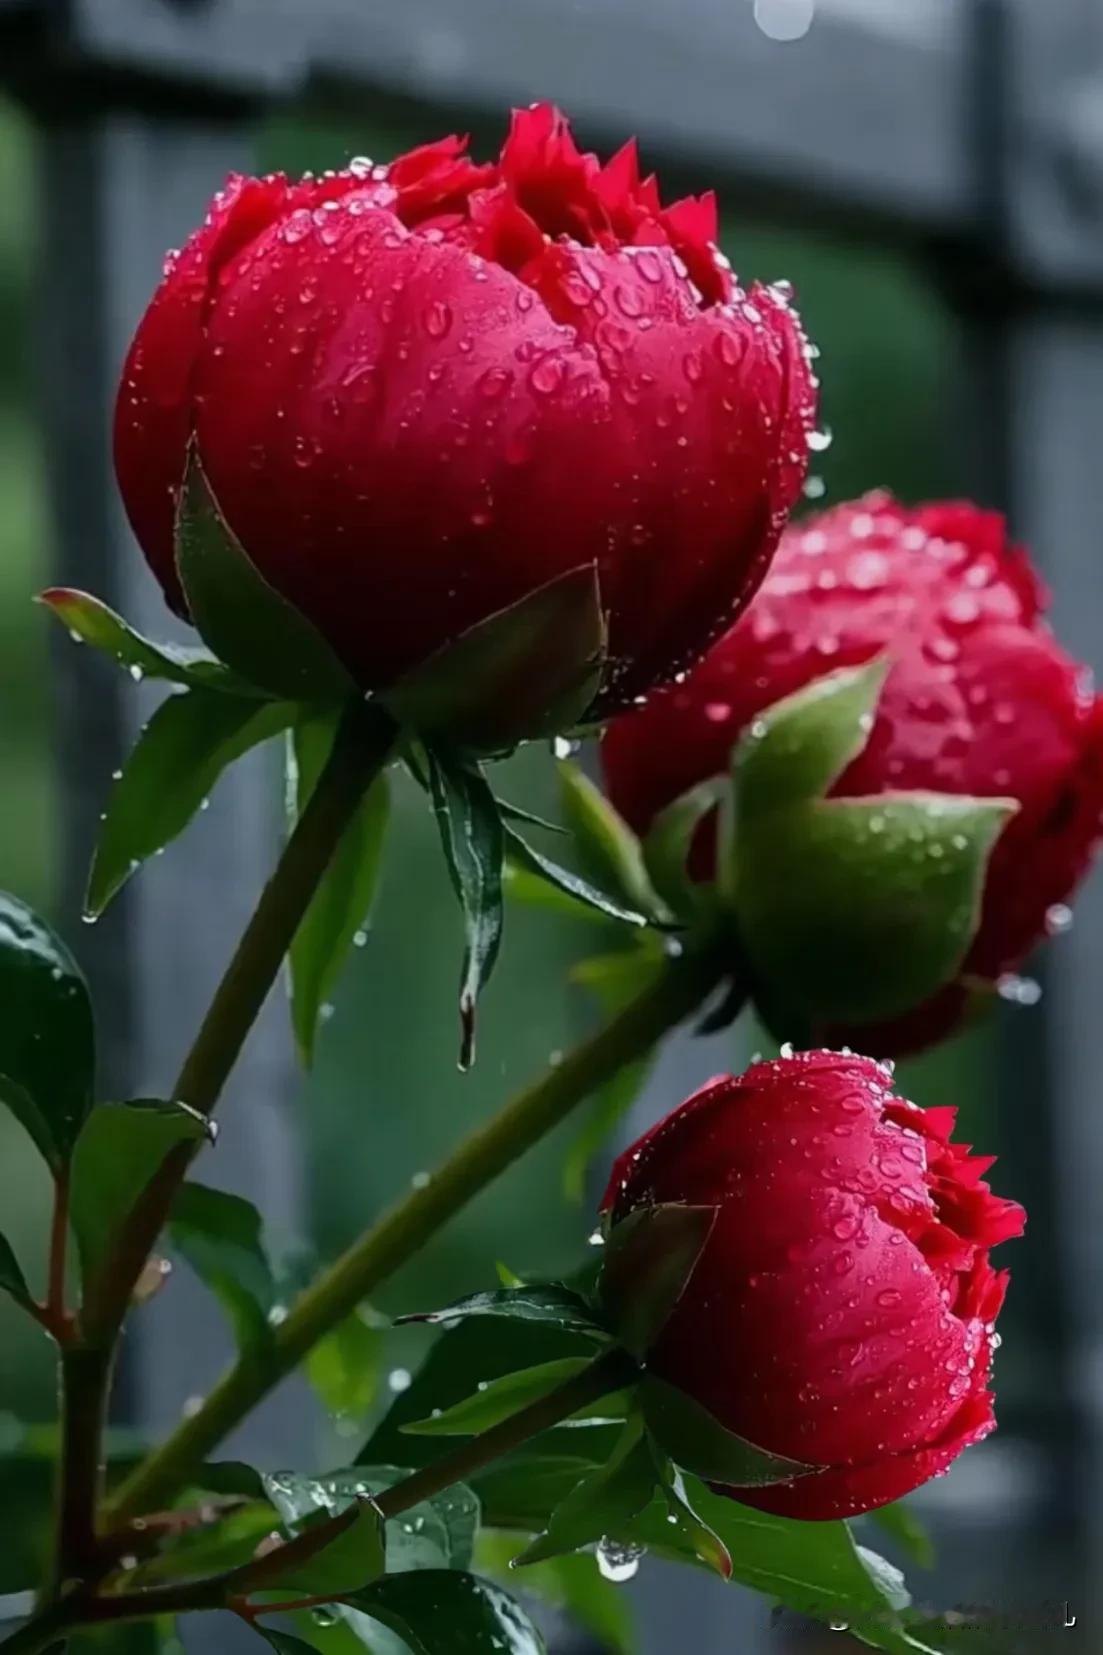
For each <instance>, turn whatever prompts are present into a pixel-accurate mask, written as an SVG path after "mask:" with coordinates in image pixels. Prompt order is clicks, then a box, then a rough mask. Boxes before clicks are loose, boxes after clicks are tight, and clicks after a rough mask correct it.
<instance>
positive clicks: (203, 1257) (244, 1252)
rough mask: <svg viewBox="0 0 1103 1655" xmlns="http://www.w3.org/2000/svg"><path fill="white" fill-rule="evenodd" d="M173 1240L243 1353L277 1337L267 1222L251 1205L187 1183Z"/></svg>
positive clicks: (175, 1217) (171, 1231) (175, 1207)
mask: <svg viewBox="0 0 1103 1655" xmlns="http://www.w3.org/2000/svg"><path fill="white" fill-rule="evenodd" d="M169 1235H170V1236H171V1238H172V1244H173V1246H174V1248H175V1249H176V1251H177V1252H178V1253H180V1254H181V1256H182V1257H183V1258H184V1259H186V1260H187V1262H188V1264H190V1266H191V1268H192V1269H193V1270H194V1271H195V1273H196V1275H197V1276H198V1277H199V1279H200V1281H202V1282H204V1283H205V1284H206V1286H207V1287H209V1288H210V1290H211V1292H212V1293H213V1294H214V1295H215V1297H216V1298H217V1299H218V1301H219V1303H220V1304H221V1305H222V1308H223V1309H224V1310H225V1312H226V1314H227V1316H228V1317H229V1319H230V1323H231V1326H232V1327H233V1330H234V1336H235V1338H236V1340H237V1344H238V1347H239V1349H241V1350H252V1349H254V1348H256V1347H258V1346H261V1347H263V1346H264V1345H266V1344H267V1343H268V1341H269V1340H270V1338H271V1336H272V1323H271V1319H270V1318H271V1315H272V1312H273V1310H274V1309H275V1305H276V1284H275V1280H274V1277H273V1272H272V1266H271V1264H270V1262H269V1259H268V1255H267V1252H266V1251H265V1247H264V1223H263V1220H262V1218H261V1216H260V1214H259V1212H258V1211H257V1209H256V1208H255V1207H254V1206H253V1205H252V1203H251V1202H249V1201H246V1200H244V1199H243V1197H242V1196H240V1195H231V1194H229V1193H228V1192H227V1191H225V1190H216V1189H210V1188H209V1187H208V1186H207V1185H206V1184H197V1183H187V1184H185V1185H184V1186H183V1187H182V1188H181V1190H180V1192H179V1194H178V1195H177V1197H176V1201H175V1202H174V1204H173V1209H172V1218H171V1221H170V1224H169Z"/></svg>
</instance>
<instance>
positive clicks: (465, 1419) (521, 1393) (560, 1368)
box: [402, 1356, 591, 1437]
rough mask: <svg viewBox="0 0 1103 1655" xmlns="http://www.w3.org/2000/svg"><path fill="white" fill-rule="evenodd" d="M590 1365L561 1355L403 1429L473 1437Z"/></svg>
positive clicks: (487, 1385)
mask: <svg viewBox="0 0 1103 1655" xmlns="http://www.w3.org/2000/svg"><path fill="white" fill-rule="evenodd" d="M590 1363H591V1358H589V1357H586V1356H564V1357H561V1358H560V1359H559V1361H557V1362H541V1363H539V1364H538V1365H537V1366H536V1367H534V1368H522V1369H520V1370H519V1371H518V1372H517V1373H507V1374H503V1375H502V1377H501V1378H499V1379H489V1380H485V1381H484V1382H483V1384H482V1385H481V1386H480V1388H479V1390H477V1391H476V1392H475V1394H474V1396H469V1397H465V1399H464V1400H463V1401H462V1402H457V1403H456V1404H455V1405H454V1406H453V1407H451V1408H444V1409H441V1410H438V1411H437V1412H435V1413H433V1414H431V1415H430V1416H429V1417H428V1419H416V1420H413V1421H411V1423H410V1424H409V1425H404V1426H403V1427H402V1429H403V1431H404V1432H405V1433H407V1434H408V1435H410V1436H418V1437H469V1436H474V1435H476V1433H478V1432H479V1431H486V1430H488V1429H489V1427H490V1426H491V1425H497V1424H499V1422H500V1421H501V1420H503V1419H509V1418H510V1417H511V1416H512V1415H513V1414H516V1413H519V1412H520V1410H521V1409H522V1408H527V1407H528V1405H529V1403H531V1402H537V1401H539V1399H540V1398H541V1397H543V1396H547V1395H548V1393H549V1391H554V1390H555V1389H556V1387H557V1386H559V1385H563V1384H565V1383H566V1381H567V1380H568V1379H573V1378H574V1376H575V1375H576V1374H579V1373H582V1371H583V1370H584V1369H585V1368H588V1367H589V1366H590Z"/></svg>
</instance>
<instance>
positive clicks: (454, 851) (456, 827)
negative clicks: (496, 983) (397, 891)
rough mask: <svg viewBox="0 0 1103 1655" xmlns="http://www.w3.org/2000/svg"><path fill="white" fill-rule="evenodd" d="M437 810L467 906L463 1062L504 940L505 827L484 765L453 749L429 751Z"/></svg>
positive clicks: (468, 1059) (470, 1053)
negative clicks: (471, 763) (463, 759)
mask: <svg viewBox="0 0 1103 1655" xmlns="http://www.w3.org/2000/svg"><path fill="white" fill-rule="evenodd" d="M429 779H430V786H431V788H432V794H433V811H434V814H435V816H436V820H437V827H438V829H439V831H440V840H441V844H442V846H443V847H444V855H445V859H446V861H447V863H448V872H449V875H450V876H451V880H452V885H453V888H454V889H455V892H456V895H457V896H458V897H459V899H460V906H461V908H462V909H463V921H464V934H465V947H464V958H463V971H462V973H461V977H460V1024H461V1028H462V1031H463V1034H462V1040H461V1044H460V1067H461V1068H463V1069H467V1068H470V1066H471V1063H472V1062H473V1060H474V1056H475V1008H476V1005H477V1002H478V998H479V995H480V993H481V991H482V990H483V988H484V987H485V986H486V983H487V981H488V980H489V977H490V974H491V972H492V971H493V970H494V963H495V961H496V960H497V958H498V947H499V945H500V943H501V940H502V863H503V861H504V858H505V830H504V828H503V825H502V818H501V816H500V814H499V812H498V806H497V803H496V801H495V798H494V795H493V793H492V792H491V790H490V787H489V786H488V784H487V781H486V778H485V777H484V776H483V774H482V772H481V771H480V770H473V769H471V768H469V767H468V766H467V765H464V764H462V763H460V762H459V761H458V760H457V759H455V758H454V757H452V756H451V755H450V754H444V753H440V752H436V751H430V752H429Z"/></svg>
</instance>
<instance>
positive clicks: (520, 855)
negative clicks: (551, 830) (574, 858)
mask: <svg viewBox="0 0 1103 1655" xmlns="http://www.w3.org/2000/svg"><path fill="white" fill-rule="evenodd" d="M505 834H506V845H507V848H508V851H509V854H510V856H511V857H512V858H513V860H514V861H516V862H519V863H520V864H521V866H522V867H524V868H527V869H528V870H529V872H530V873H534V874H535V875H536V876H537V878H538V879H546V880H547V881H548V883H549V885H554V886H555V887H556V889H557V890H560V891H563V892H564V893H565V894H566V895H567V896H570V897H573V898H574V899H575V901H576V902H580V903H582V905H583V907H585V908H594V909H596V910H597V912H598V913H599V914H604V915H605V917H606V919H616V920H622V921H623V922H624V923H625V924H626V925H647V924H649V923H650V922H649V920H648V917H647V915H646V914H641V913H638V912H637V911H636V910H635V909H634V908H625V907H623V906H622V905H621V904H620V903H619V902H616V901H614V899H613V898H612V897H611V896H607V895H606V893H605V892H604V891H599V890H598V888H597V886H596V885H591V884H590V882H589V880H588V879H583V878H582V877H581V876H580V875H579V874H576V873H572V872H571V870H570V868H562V867H560V865H559V863H558V862H553V861H551V859H550V858H549V857H547V856H544V855H542V854H541V852H540V851H538V850H534V849H533V847H532V846H531V845H530V844H528V842H527V841H526V840H524V839H523V838H522V837H521V835H520V834H519V833H517V832H515V830H514V829H513V828H511V827H507V828H506V830H505Z"/></svg>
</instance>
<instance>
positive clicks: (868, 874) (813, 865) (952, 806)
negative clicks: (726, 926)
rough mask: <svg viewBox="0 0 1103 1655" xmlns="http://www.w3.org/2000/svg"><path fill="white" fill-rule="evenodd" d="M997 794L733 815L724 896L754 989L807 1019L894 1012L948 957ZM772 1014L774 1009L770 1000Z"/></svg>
mask: <svg viewBox="0 0 1103 1655" xmlns="http://www.w3.org/2000/svg"><path fill="white" fill-rule="evenodd" d="M1016 808H1017V806H1016V804H1015V801H1014V800H1009V799H972V798H961V797H957V796H953V795H943V794H914V793H913V794H903V793H901V794H883V795H880V796H879V797H877V798H875V799H831V800H827V801H824V802H822V803H811V804H805V805H797V806H794V807H793V808H792V809H790V810H788V811H784V812H778V813H777V815H775V816H773V817H770V818H767V819H764V820H763V821H761V822H757V823H756V824H755V825H754V826H753V827H745V828H744V830H743V831H742V832H741V833H740V835H739V839H738V844H737V849H736V858H737V869H738V875H737V884H736V891H735V907H736V912H737V915H738V924H739V930H740V936H741V938H742V941H743V944H744V946H745V948H746V951H747V955H748V957H749V960H750V964H751V970H752V974H753V975H754V976H755V977H756V978H757V979H759V980H760V981H761V982H762V983H764V984H765V985H766V988H767V999H768V1000H769V1001H770V1002H771V1003H772V1004H773V1005H774V1006H775V1007H780V1008H781V1010H782V1011H784V1010H785V1009H786V1008H788V1007H790V1006H791V1007H792V1008H793V1011H794V1013H795V1015H796V1017H797V1018H798V1019H801V1020H807V1021H810V1022H812V1023H822V1022H842V1023H856V1024H861V1023H866V1022H874V1021H878V1020H880V1019H882V1018H889V1017H895V1016H899V1015H901V1014H903V1013H905V1012H907V1011H909V1010H911V1009H912V1008H913V1007H914V1006H916V1005H918V1004H920V1003H922V1001H923V1000H925V999H926V998H927V997H928V996H929V995H931V994H933V993H935V992H936V991H937V990H938V989H940V988H942V987H943V986H944V985H945V984H947V983H949V982H951V981H952V980H953V979H954V977H955V976H956V975H957V973H958V971H959V970H960V968H961V966H962V963H963V962H964V960H965V957H966V955H967V953H968V950H969V946H970V943H971V942H972V940H973V937H974V936H975V934H976V930H977V925H978V923H979V919H980V909H981V899H982V896H983V891H984V881H985V876H986V872H987V867H988V858H989V856H990V854H991V851H992V848H993V846H994V845H995V843H996V840H997V839H998V837H999V835H1000V833H1001V832H1002V830H1003V828H1004V826H1005V825H1006V823H1007V822H1008V820H1009V819H1010V817H1011V816H1012V814H1013V813H1014V811H1015V809H1016ZM774 1016H775V1020H776V1016H777V1013H776V1011H775V1014H774Z"/></svg>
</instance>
